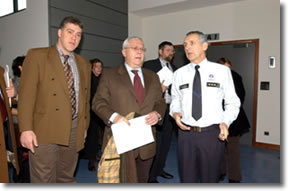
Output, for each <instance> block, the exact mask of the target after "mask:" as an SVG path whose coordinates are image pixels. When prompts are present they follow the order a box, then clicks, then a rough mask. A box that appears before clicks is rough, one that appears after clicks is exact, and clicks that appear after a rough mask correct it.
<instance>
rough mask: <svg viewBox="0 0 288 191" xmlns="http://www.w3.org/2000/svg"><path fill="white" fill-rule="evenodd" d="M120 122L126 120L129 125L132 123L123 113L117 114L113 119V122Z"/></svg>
mask: <svg viewBox="0 0 288 191" xmlns="http://www.w3.org/2000/svg"><path fill="white" fill-rule="evenodd" d="M119 122H125V123H127V124H128V125H130V122H129V121H128V119H127V118H126V117H123V116H122V115H119V114H118V115H117V116H116V117H115V119H114V121H113V123H119Z"/></svg>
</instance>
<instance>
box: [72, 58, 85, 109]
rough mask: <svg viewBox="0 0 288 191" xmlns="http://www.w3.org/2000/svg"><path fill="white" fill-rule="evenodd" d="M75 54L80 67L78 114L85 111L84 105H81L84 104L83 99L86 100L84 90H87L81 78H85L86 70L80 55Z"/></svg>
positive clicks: (78, 67)
mask: <svg viewBox="0 0 288 191" xmlns="http://www.w3.org/2000/svg"><path fill="white" fill-rule="evenodd" d="M74 55H75V61H76V65H77V69H78V75H79V78H78V79H79V103H78V105H79V107H78V108H79V111H78V114H79V113H82V112H84V111H82V109H83V107H81V105H83V104H84V102H83V100H84V97H85V95H84V92H85V86H84V82H83V81H82V80H81V79H85V76H84V75H85V72H84V71H83V67H82V65H81V62H80V60H79V57H78V55H76V54H74Z"/></svg>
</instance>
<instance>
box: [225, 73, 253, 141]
mask: <svg viewBox="0 0 288 191" xmlns="http://www.w3.org/2000/svg"><path fill="white" fill-rule="evenodd" d="M231 72H232V78H233V81H234V86H235V91H236V94H237V96H238V97H239V99H240V101H241V106H240V111H239V114H238V117H237V119H236V120H235V121H234V122H233V123H232V124H231V125H230V127H229V136H230V137H231V136H238V135H240V136H241V135H243V134H244V133H247V132H249V128H250V124H249V121H248V118H247V116H246V114H245V111H244V109H243V103H244V100H245V89H244V85H243V82H242V77H241V76H240V75H239V74H238V73H237V72H235V71H233V70H231Z"/></svg>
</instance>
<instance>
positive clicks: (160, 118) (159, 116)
mask: <svg viewBox="0 0 288 191" xmlns="http://www.w3.org/2000/svg"><path fill="white" fill-rule="evenodd" d="M155 112H156V114H157V117H158V122H159V121H161V120H162V117H161V115H160V114H159V113H158V112H157V111H155Z"/></svg>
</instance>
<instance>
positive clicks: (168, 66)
mask: <svg viewBox="0 0 288 191" xmlns="http://www.w3.org/2000/svg"><path fill="white" fill-rule="evenodd" d="M166 66H167V68H168V69H169V70H171V68H170V65H169V63H168V62H166ZM171 71H172V70H171Z"/></svg>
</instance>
